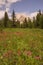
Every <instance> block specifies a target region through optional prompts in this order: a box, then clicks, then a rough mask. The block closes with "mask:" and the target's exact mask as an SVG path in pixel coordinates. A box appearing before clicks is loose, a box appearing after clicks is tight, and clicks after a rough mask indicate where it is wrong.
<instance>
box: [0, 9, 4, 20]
mask: <svg viewBox="0 0 43 65" xmlns="http://www.w3.org/2000/svg"><path fill="white" fill-rule="evenodd" d="M2 17H4V11H2V10H0V19H1V18H2Z"/></svg>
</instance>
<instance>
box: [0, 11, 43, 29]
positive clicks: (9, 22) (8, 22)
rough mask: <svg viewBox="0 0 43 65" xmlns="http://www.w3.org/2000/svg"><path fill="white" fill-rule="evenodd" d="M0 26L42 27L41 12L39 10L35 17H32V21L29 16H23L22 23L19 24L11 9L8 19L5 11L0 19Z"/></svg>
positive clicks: (42, 18) (42, 17) (42, 15)
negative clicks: (10, 16) (10, 17)
mask: <svg viewBox="0 0 43 65" xmlns="http://www.w3.org/2000/svg"><path fill="white" fill-rule="evenodd" d="M0 28H41V29H43V14H42V13H41V10H39V13H38V14H37V16H36V18H35V17H33V21H31V19H30V18H28V20H27V19H26V18H25V19H24V21H23V23H22V24H20V21H19V20H16V15H15V12H14V10H13V12H12V19H9V17H8V13H7V12H5V14H4V18H3V19H1V20H0Z"/></svg>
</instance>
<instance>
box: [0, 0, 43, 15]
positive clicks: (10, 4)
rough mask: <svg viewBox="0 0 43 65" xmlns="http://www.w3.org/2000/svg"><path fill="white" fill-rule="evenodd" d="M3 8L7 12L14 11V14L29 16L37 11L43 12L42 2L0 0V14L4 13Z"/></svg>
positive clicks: (39, 0) (33, 0) (35, 0)
mask: <svg viewBox="0 0 43 65" xmlns="http://www.w3.org/2000/svg"><path fill="white" fill-rule="evenodd" d="M5 2H7V5H6V3H5ZM5 8H6V10H7V11H8V12H12V11H13V9H14V11H15V12H16V13H27V14H29V13H33V12H36V11H38V10H39V9H41V11H43V0H0V14H1V12H5ZM1 15H2V14H1Z"/></svg>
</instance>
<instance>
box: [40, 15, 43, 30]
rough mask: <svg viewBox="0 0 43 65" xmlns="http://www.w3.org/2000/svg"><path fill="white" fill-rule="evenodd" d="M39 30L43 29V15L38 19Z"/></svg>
mask: <svg viewBox="0 0 43 65" xmlns="http://www.w3.org/2000/svg"><path fill="white" fill-rule="evenodd" d="M40 28H42V29H43V14H42V15H41V17H40Z"/></svg>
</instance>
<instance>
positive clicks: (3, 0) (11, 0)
mask: <svg viewBox="0 0 43 65" xmlns="http://www.w3.org/2000/svg"><path fill="white" fill-rule="evenodd" d="M18 1H21V0H0V8H1V7H2V6H3V5H5V7H6V11H7V12H8V11H9V10H10V5H11V4H12V3H16V2H18ZM6 2H7V4H6Z"/></svg>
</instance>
